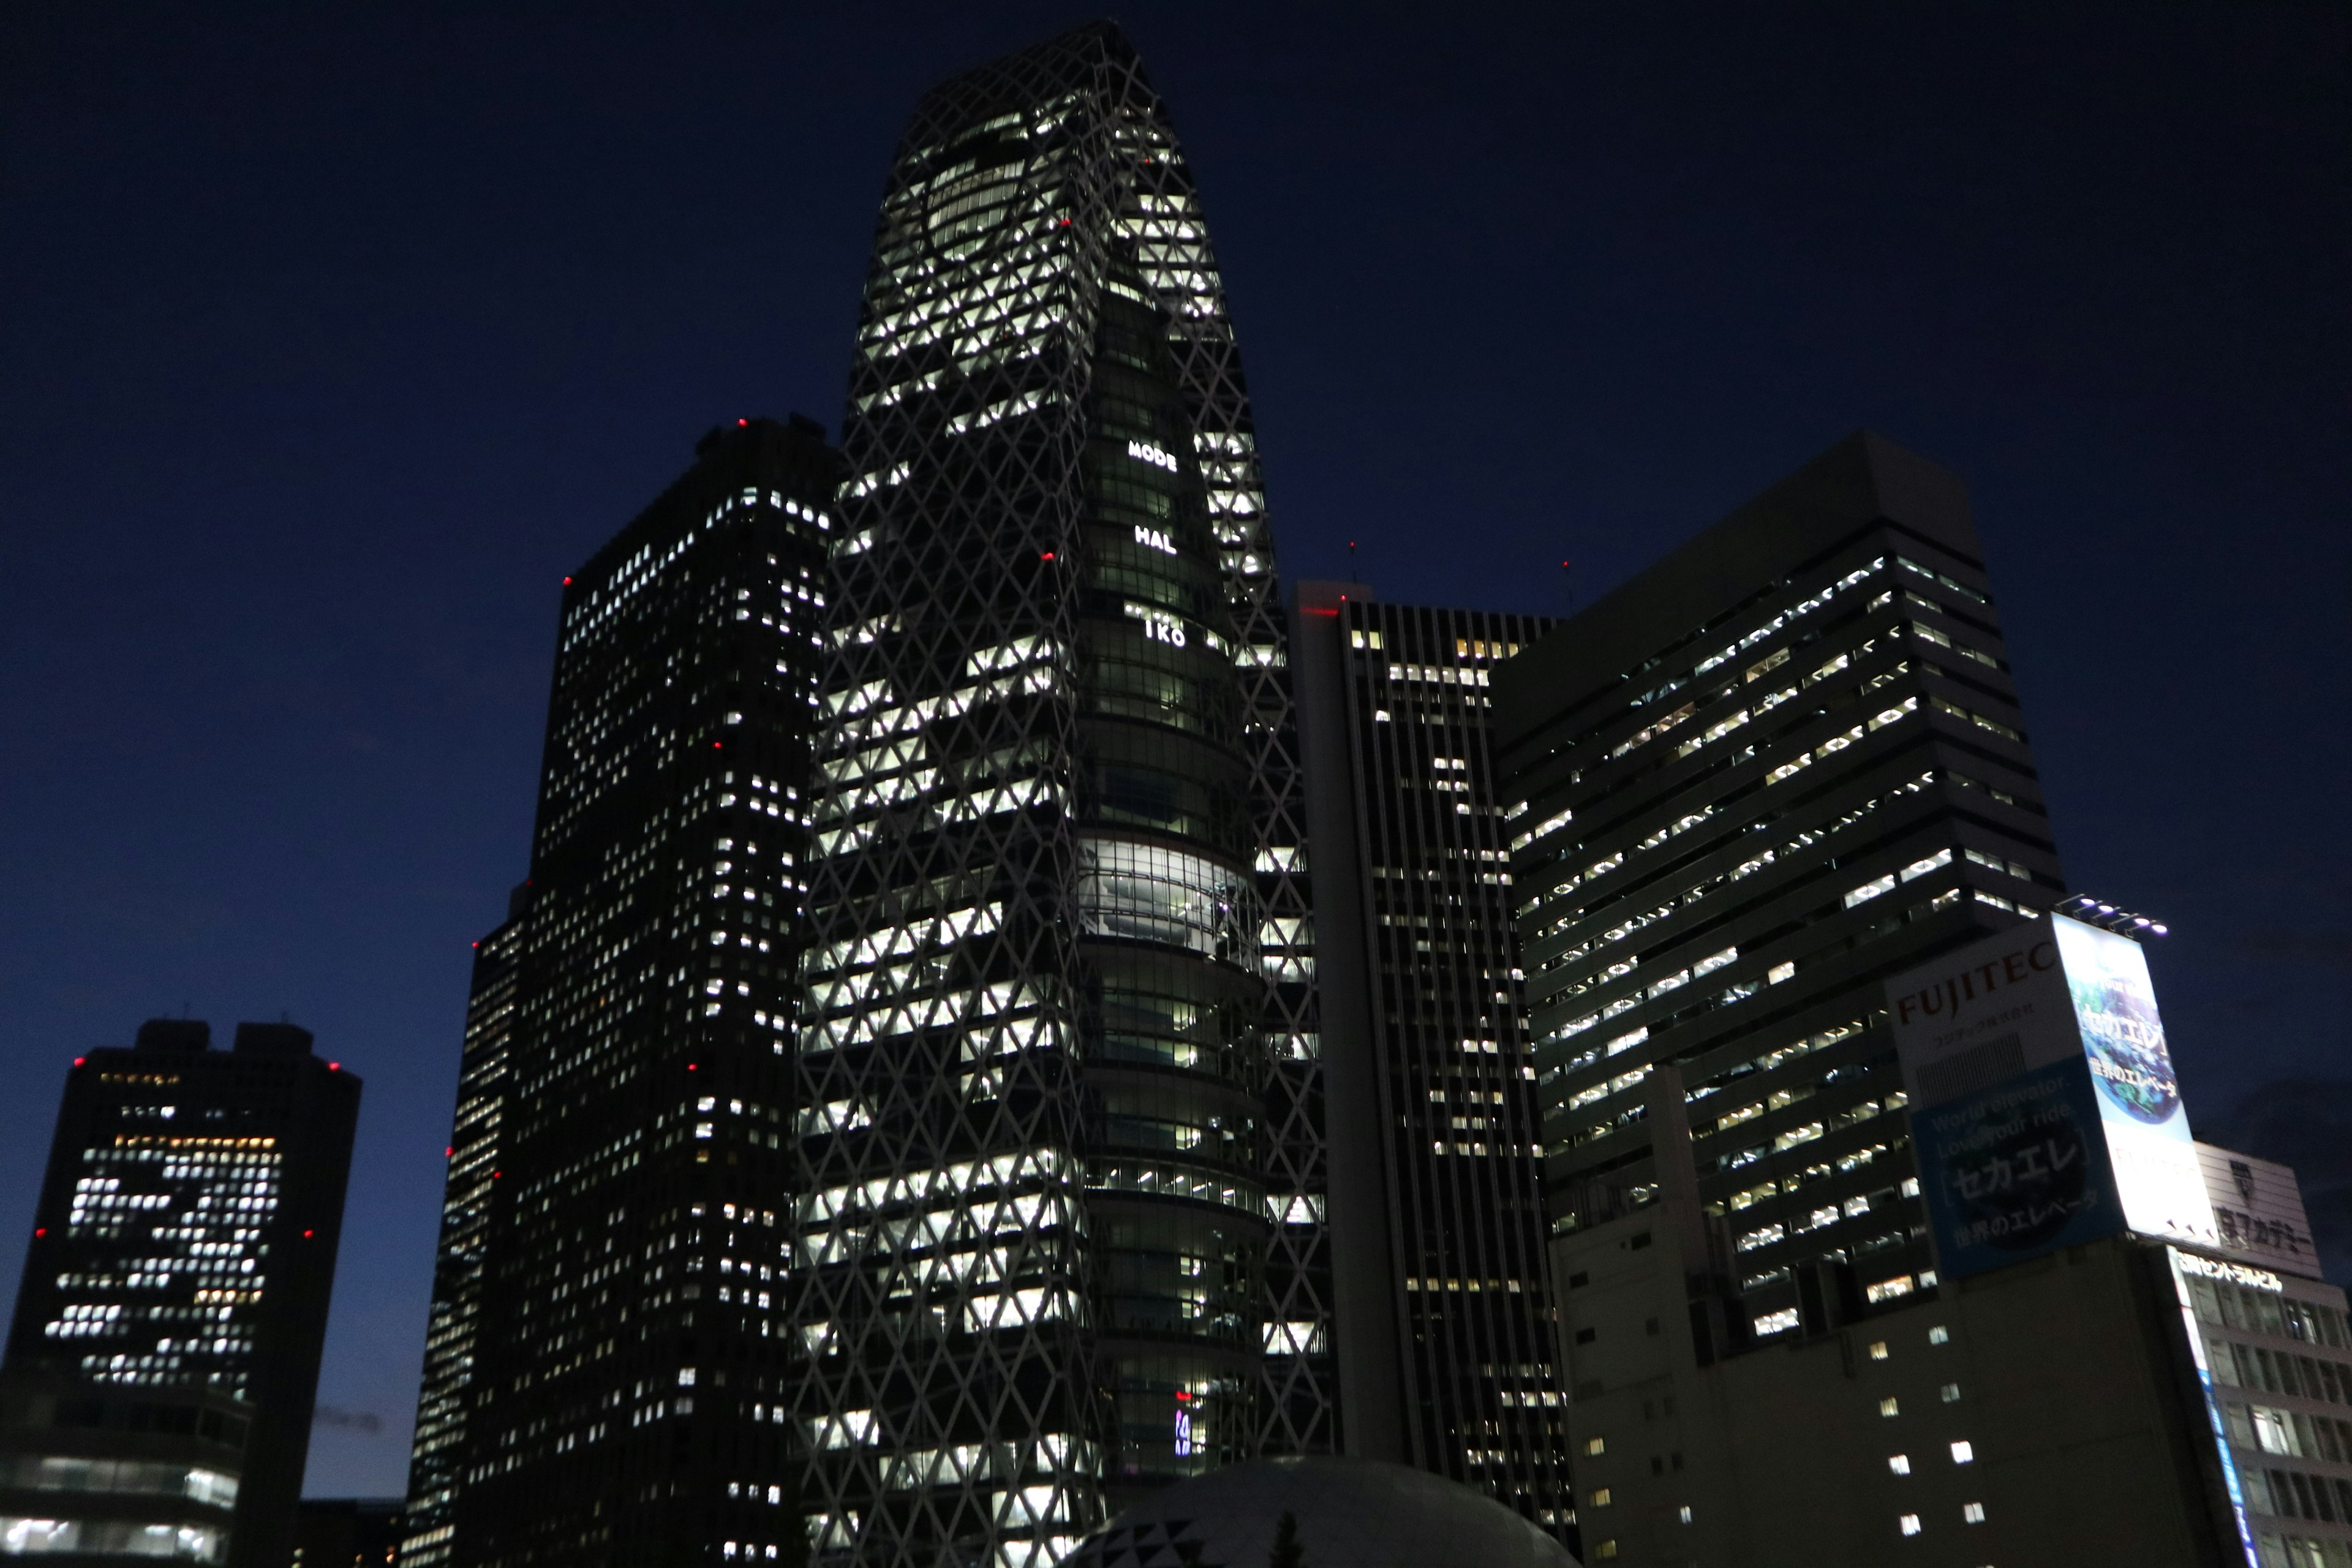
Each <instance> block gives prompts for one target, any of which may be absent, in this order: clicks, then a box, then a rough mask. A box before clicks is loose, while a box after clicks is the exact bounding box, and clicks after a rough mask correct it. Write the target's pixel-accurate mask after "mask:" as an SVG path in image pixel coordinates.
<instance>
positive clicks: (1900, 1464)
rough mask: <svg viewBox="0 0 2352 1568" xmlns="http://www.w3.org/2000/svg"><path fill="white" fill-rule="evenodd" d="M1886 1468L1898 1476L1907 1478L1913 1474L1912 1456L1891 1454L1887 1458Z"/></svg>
mask: <svg viewBox="0 0 2352 1568" xmlns="http://www.w3.org/2000/svg"><path fill="white" fill-rule="evenodd" d="M1886 1468H1888V1469H1890V1470H1893V1471H1894V1472H1895V1474H1896V1475H1898V1476H1907V1475H1909V1474H1910V1473H1911V1456H1910V1455H1908V1454H1889V1455H1887V1456H1886Z"/></svg>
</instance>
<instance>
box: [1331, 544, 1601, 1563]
mask: <svg viewBox="0 0 2352 1568" xmlns="http://www.w3.org/2000/svg"><path fill="white" fill-rule="evenodd" d="M1294 616H1295V618H1294V620H1293V622H1292V626H1291V661H1292V669H1293V672H1294V676H1295V680H1296V691H1297V700H1298V728H1299V738H1300V743H1301V745H1302V746H1303V747H1304V748H1305V756H1306V761H1307V820H1308V829H1309V836H1310V837H1309V841H1310V843H1311V844H1312V845H1313V847H1314V856H1315V865H1314V872H1315V889H1316V905H1315V923H1316V954H1317V957H1318V962H1319V965H1320V969H1319V974H1318V979H1319V981H1320V984H1321V987H1322V1005H1323V1029H1322V1036H1323V1063H1324V1074H1325V1095H1326V1103H1327V1106H1328V1129H1329V1140H1330V1150H1331V1156H1330V1158H1331V1184H1330V1204H1331V1212H1330V1225H1331V1245H1332V1258H1333V1269H1332V1274H1333V1279H1332V1288H1333V1292H1334V1300H1335V1301H1336V1304H1337V1310H1338V1321H1339V1384H1340V1397H1341V1404H1342V1406H1343V1408H1344V1409H1345V1410H1346V1411H1347V1413H1348V1420H1347V1427H1346V1439H1347V1451H1348V1452H1349V1454H1351V1455H1356V1456H1360V1457H1362V1458H1373V1459H1389V1460H1394V1461H1397V1462H1401V1463H1404V1464H1411V1465H1415V1466H1418V1467H1420V1468H1423V1469H1426V1470H1433V1471H1435V1472H1437V1473H1438V1474H1440V1475H1444V1476H1447V1477H1450V1478H1452V1479H1454V1480H1458V1481H1462V1482H1465V1483H1466V1484H1468V1485H1470V1486H1474V1487H1477V1488H1479V1489H1482V1490H1484V1491H1486V1493H1487V1494H1488V1495H1489V1496H1491V1497H1493V1498H1495V1499H1496V1500H1498V1501H1500V1502H1504V1503H1507V1504H1508V1505H1510V1506H1511V1507H1513V1508H1515V1509H1517V1510H1518V1511H1519V1512H1520V1513H1521V1514H1523V1515H1525V1516H1526V1517H1528V1518H1529V1519H1531V1520H1534V1521H1538V1523H1540V1524H1542V1525H1544V1526H1546V1527H1548V1528H1550V1529H1553V1530H1561V1529H1564V1527H1565V1525H1566V1523H1567V1521H1568V1520H1569V1518H1570V1516H1571V1515H1570V1510H1572V1508H1573V1501H1572V1500H1571V1498H1570V1492H1569V1476H1568V1455H1567V1446H1566V1439H1565V1436H1564V1434H1563V1432H1562V1428H1561V1425H1560V1423H1561V1415H1562V1409H1561V1407H1562V1405H1563V1402H1564V1397H1565V1385H1564V1384H1562V1382H1561V1381H1560V1379H1559V1373H1558V1370H1557V1369H1558V1351H1559V1342H1558V1339H1557V1337H1556V1332H1555V1325H1554V1323H1553V1321H1552V1320H1553V1313H1552V1310H1551V1291H1550V1289H1549V1286H1548V1285H1547V1283H1546V1277H1545V1273H1546V1271H1545V1267H1544V1247H1545V1236H1546V1231H1545V1224H1544V1213H1543V1194H1542V1190H1541V1175H1542V1171H1541V1163H1540V1154H1541V1151H1540V1148H1539V1143H1540V1130H1539V1116H1538V1106H1537V1100H1536V1069H1535V1066H1534V1059H1535V1058H1534V1057H1533V1056H1532V1055H1531V1054H1530V1052H1529V1049H1528V1035H1527V1030H1526V1027H1525V1025H1524V1021H1523V1019H1522V1016H1521V997H1520V990H1521V983H1520V978H1519V970H1518V959H1517V941H1516V937H1515V934H1514V932H1513V930H1512V912H1513V911H1512V905H1511V875H1510V870H1509V866H1508V859H1509V857H1508V849H1507V831H1506V828H1505V826H1504V821H1503V815H1502V803H1501V802H1500V801H1499V800H1498V799H1497V798H1496V794H1495V787H1494V764H1493V761H1492V759H1491V758H1490V756H1489V755H1488V745H1487V742H1488V731H1489V720H1490V717H1491V703H1492V697H1491V691H1490V688H1489V681H1490V679H1491V675H1492V671H1493V670H1494V669H1495V668H1496V666H1498V665H1499V664H1500V663H1501V662H1502V661H1503V660H1504V659H1506V658H1511V657H1513V656H1514V655H1516V654H1517V653H1518V652H1519V651H1520V648H1521V647H1523V646H1524V645H1526V644H1528V643H1531V642H1533V641H1534V640H1535V639H1536V638H1537V637H1539V636H1541V635H1542V634H1543V632H1544V631H1545V630H1546V629H1547V628H1548V626H1549V623H1548V622H1546V621H1543V620H1540V619H1538V618H1536V617H1533V616H1515V615H1501V614H1495V613H1491V612H1487V611H1476V610H1444V609H1427V608H1419V607H1413V606H1408V605H1384V604H1381V603H1379V602H1378V601H1377V600H1376V599H1375V597H1374V595H1373V594H1372V592H1371V590H1370V588H1368V587H1366V586H1365V585H1364V584H1360V583H1303V584H1299V586H1298V589H1297V595H1296V603H1295V610H1294Z"/></svg>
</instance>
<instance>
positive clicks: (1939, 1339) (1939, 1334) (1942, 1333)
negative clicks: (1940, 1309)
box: [1927, 1323, 1952, 1345]
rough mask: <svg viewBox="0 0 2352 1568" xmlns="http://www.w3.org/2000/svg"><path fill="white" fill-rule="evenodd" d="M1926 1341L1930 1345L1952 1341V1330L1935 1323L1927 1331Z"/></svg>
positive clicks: (1946, 1343) (1945, 1343)
mask: <svg viewBox="0 0 2352 1568" xmlns="http://www.w3.org/2000/svg"><path fill="white" fill-rule="evenodd" d="M1927 1342H1928V1343H1929V1344H1931V1345H1948V1344H1949V1343H1951V1342H1952V1331H1951V1330H1949V1329H1948V1328H1946V1327H1944V1325H1943V1324H1941V1323H1937V1325H1936V1326H1935V1327H1934V1328H1932V1329H1929V1330H1928V1331H1927Z"/></svg>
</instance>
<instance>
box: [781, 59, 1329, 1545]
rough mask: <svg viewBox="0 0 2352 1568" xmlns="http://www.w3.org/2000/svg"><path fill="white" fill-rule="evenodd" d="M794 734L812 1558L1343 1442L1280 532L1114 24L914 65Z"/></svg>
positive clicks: (1183, 198) (1010, 1522) (1155, 105)
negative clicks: (823, 595)
mask: <svg viewBox="0 0 2352 1568" xmlns="http://www.w3.org/2000/svg"><path fill="white" fill-rule="evenodd" d="M850 394H851V395H850V405H849V411H848V415H847V417H846V419H845V427H844V435H843V446H844V452H845V458H846V459H847V461H848V463H849V466H850V470H851V479H850V480H849V482H848V484H847V486H846V488H845V491H844V499H843V508H842V510H843V518H842V527H841V532H840V534H839V535H838V536H837V540H836V542H835V545H834V575H835V593H836V595H837V597H836V600H835V604H834V605H832V606H831V615H830V626H831V631H830V634H829V637H830V643H831V654H832V662H831V665H830V667H829V672H828V674H827V676H826V679H825V682H824V697H823V708H824V718H823V722H822V731H821V734H820V738H819V742H818V753H819V759H820V763H821V768H822V773H823V782H822V784H821V789H820V795H819V799H818V804H817V807H816V811H815V816H814V822H813V832H814V840H815V844H814V860H813V863H812V869H811V877H810V887H811V892H810V906H811V921H812V935H811V947H810V952H809V963H808V967H807V975H808V983H809V993H808V996H807V998H806V1006H807V1015H806V1016H805V1018H804V1020H803V1024H802V1026H801V1029H800V1035H799V1065H800V1070H801V1093H802V1095H803V1103H804V1104H805V1106H806V1108H807V1110H806V1113H805V1114H806V1117H807V1121H806V1123H805V1125H804V1128H803V1131H804V1132H805V1133H806V1134H807V1136H806V1137H805V1138H804V1140H803V1143H802V1145H801V1148H802V1152H803V1161H804V1170H805V1172H806V1175H805V1178H804V1179H805V1180H806V1181H807V1183H808V1188H807V1190H806V1192H805V1194H803V1197H802V1199H801V1202H800V1205H799V1206H798V1209H797V1211H796V1213H795V1215H794V1219H793V1226H792V1229H793V1236H794V1239H795V1241H796V1243H797V1245H798V1246H799V1247H800V1249H801V1250H800V1256H799V1258H798V1262H797V1266H796V1270H795V1272H796V1274H797V1279H795V1281H794V1286H793V1290H794V1295H793V1321H794V1326H795V1329H796V1331H797V1332H798V1334H799V1335H800V1337H801V1342H802V1343H803V1346H804V1347H805V1349H806V1350H807V1352H808V1354H809V1356H810V1361H809V1371H808V1377H807V1383H806V1384H805V1386H804V1388H803V1394H802V1397H803V1401H804V1403H803V1415H804V1416H805V1419H806V1422H807V1430H808V1432H809V1435H810V1441H811V1443H812V1445H813V1455H812V1464H811V1468H810V1472H809V1480H808V1500H809V1510H810V1513H811V1519H812V1525H813V1527H814V1539H815V1544H816V1549H817V1551H818V1552H820V1554H821V1555H830V1556H833V1557H837V1558H838V1559H840V1560H843V1561H852V1560H854V1561H856V1562H857V1563H874V1564H882V1563H893V1564H896V1563H905V1564H926V1565H928V1564H929V1563H934V1562H939V1561H943V1560H949V1559H950V1558H952V1559H954V1560H958V1561H986V1562H992V1563H1045V1562H1048V1561H1050V1560H1052V1558H1053V1557H1054V1556H1055V1554H1057V1553H1058V1552H1059V1551H1060V1550H1062V1543H1064V1542H1067V1541H1069V1540H1070V1539H1072V1538H1074V1537H1076V1535H1077V1534H1079V1533H1081V1532H1082V1531H1085V1530H1086V1529H1087V1528H1088V1527H1089V1526H1091V1525H1092V1524H1093V1523H1095V1522H1096V1521H1097V1520H1099V1519H1100V1518H1101V1517H1102V1515H1103V1511H1104V1510H1105V1509H1106V1507H1107V1506H1109V1505H1110V1504H1111V1503H1112V1502H1114V1501H1115V1500H1116V1498H1117V1496H1118V1492H1119V1491H1120V1489H1123V1488H1140V1487H1145V1486H1150V1485H1153V1484H1156V1483H1157V1482H1159V1481H1161V1480H1164V1479H1170V1478H1173V1477H1179V1476H1184V1475H1189V1474H1192V1473H1196V1472H1198V1471H1200V1470H1202V1469H1206V1468H1213V1467H1214V1466H1216V1465H1218V1464H1221V1463H1223V1462H1226V1461H1228V1460H1230V1459H1233V1458H1240V1457H1243V1456H1245V1455H1249V1454H1254V1453H1255V1452H1258V1451H1260V1450H1261V1448H1266V1449H1271V1450H1274V1451H1282V1450H1298V1449H1310V1448H1316V1447H1328V1446H1329V1445H1330V1443H1331V1442H1332V1440H1333V1433H1334V1421H1335V1414H1334V1411H1333V1408H1332V1405H1333V1401H1332V1397H1331V1392H1330V1372H1329V1333H1330V1325H1329V1310H1328V1261H1327V1259H1326V1257H1325V1253H1326V1247H1325V1243H1324V1239H1323V1205H1324V1194H1323V1192H1322V1172H1321V1166H1322V1154H1321V1147H1320V1142H1321V1141H1320V1133H1319V1126H1318V1123H1319V1111H1320V1107H1319V1093H1320V1090H1319V1080H1318V1066H1317V1062H1316V1053H1317V1050H1318V1042H1317V1038H1316V1033H1317V1031H1316V1026H1315V1014H1314V994H1313V955H1312V938H1311V934H1310V932H1309V931H1308V929H1307V900H1306V888H1305V867H1304V865H1303V861H1302V855H1301V850H1300V845H1301V843H1302V842H1303V839H1304V837H1305V836H1304V833H1303V824H1302V822H1301V810H1300V805H1299V798H1298V786H1297V782H1296V769H1295V765H1294V752H1293V748H1294V742H1293V731H1292V723H1291V717H1290V703H1289V689H1288V680H1287V670H1286V647H1285V643H1286V634H1285V627H1284V623H1283V616H1282V613H1281V607H1280V605H1279V604H1278V602H1277V599H1276V589H1275V575H1274V552H1273V542H1272V539H1271V536H1270V534H1269V532H1268V531H1267V525H1266V519H1265V500H1264V496H1263V492H1262V489H1261V484H1260V479H1259V475H1258V463H1257V456H1256V452H1255V433H1254V430H1253V427H1252V424H1251V418H1250V412H1249V405H1248V401H1247V396H1246V393H1245V391H1244V384H1243V381H1242V376H1241V368H1240V362H1239V359H1238V357H1237V353H1236V350H1235V347H1234V335H1233V329H1232V325H1231V322H1230V320H1229V318H1228V316H1227V314H1226V310H1225V303H1224V291H1223V283H1222V281H1221V279H1220V277H1219V274H1218V271H1217V268H1216V263H1215V260H1214V258H1213V255H1212V252H1211V248H1210V245H1209V239H1208V235H1207V231H1206V229H1205V228H1204V226H1203V220H1202V212H1201V206H1200V200H1199V196H1198V195H1197V193H1196V192H1195V190H1194V187H1193V182H1192V174H1191V171H1190V169H1189V167H1188V166H1187V164H1186V162H1185V160H1184V157H1183V155H1182V153H1181V151H1180V149H1179V148H1178V146H1177V144H1176V141H1175V138H1174V136H1173V135H1172V133H1171V131H1170V129H1169V125H1168V121H1167V118H1166V115H1165V113H1164V111H1163V110H1162V108H1161V105H1160V100H1159V99H1158V97H1157V96H1156V95H1155V94H1154V92H1153V91H1152V89H1151V88H1150V85H1149V84H1148V83H1147V82H1146V80H1145V79H1144V76H1143V72H1142V69H1141V68H1140V66H1139V63H1138V61H1137V59H1136V57H1135V55H1134V52H1133V50H1132V49H1131V47H1129V45H1128V43H1127V41H1126V40H1125V39H1124V38H1123V37H1121V36H1120V35H1119V34H1118V31H1117V30H1116V29H1115V28H1113V27H1110V26H1108V25H1104V26H1091V27H1087V28H1085V29H1082V30H1080V31H1077V32H1075V33H1072V34H1069V35H1067V36H1066V37H1060V38H1056V39H1055V40H1053V41H1051V42H1049V43H1046V44H1044V45H1041V46H1039V47H1034V48H1032V49H1029V50H1026V51H1024V52H1023V53H1021V54H1018V55H1014V56H1013V57H1011V58H1006V59H1003V60H1001V61H998V62H997V63H995V64H993V65H991V66H988V67H986V68H982V69H980V70H977V71H974V72H972V73H971V74H969V75H966V76H963V77H961V78H958V79H954V80H952V81H950V82H948V83H946V84H945V85H943V86H941V87H940V88H938V89H934V90H933V91H932V92H931V93H930V94H929V95H928V96H927V97H926V98H925V99H924V100H922V103H921V105H920V106H919V109H918V110H917V112H916V114H915V117H914V121H913V123H912V125H911V126H910V127H909V129H908V132H907V133H906V136H905V139H904V140H903V142H901V144H900V147H899V150H898V157H897V160H896V163H895V165H894V167H893V170H892V172H891V174H890V177H889V182H888V186H887V194H886V195H885V197H884V201H883V206H882V216H881V221H880V224H879V226H878V227H877V234H876V250H875V255H874V258H873V265H872V268H871V271H870V273H869V275H868V279H867V282H866V300H865V306H864V310H863V313H862V316H861V320H860V325H859V330H858V339H857V353H856V366H855V369H854V371H853V374H852V377H851V387H850Z"/></svg>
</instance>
